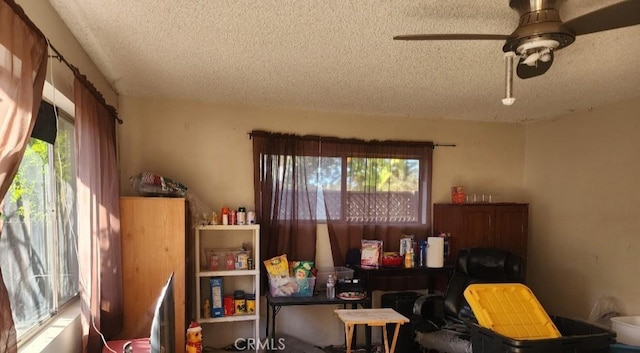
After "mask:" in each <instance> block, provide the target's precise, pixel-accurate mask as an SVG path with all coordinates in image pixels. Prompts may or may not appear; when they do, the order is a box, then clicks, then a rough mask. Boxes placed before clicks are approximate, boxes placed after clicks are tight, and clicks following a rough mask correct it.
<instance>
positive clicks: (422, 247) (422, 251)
mask: <svg viewBox="0 0 640 353" xmlns="http://www.w3.org/2000/svg"><path fill="white" fill-rule="evenodd" d="M418 266H419V267H425V266H427V241H426V240H424V239H420V240H418Z"/></svg>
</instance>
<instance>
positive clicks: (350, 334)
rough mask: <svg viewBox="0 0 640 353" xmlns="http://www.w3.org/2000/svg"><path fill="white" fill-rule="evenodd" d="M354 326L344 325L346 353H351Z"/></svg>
mask: <svg viewBox="0 0 640 353" xmlns="http://www.w3.org/2000/svg"><path fill="white" fill-rule="evenodd" d="M354 327H355V325H349V324H344V335H345V338H346V340H347V344H346V348H347V353H351V343H352V342H353V341H352V340H353V329H354Z"/></svg>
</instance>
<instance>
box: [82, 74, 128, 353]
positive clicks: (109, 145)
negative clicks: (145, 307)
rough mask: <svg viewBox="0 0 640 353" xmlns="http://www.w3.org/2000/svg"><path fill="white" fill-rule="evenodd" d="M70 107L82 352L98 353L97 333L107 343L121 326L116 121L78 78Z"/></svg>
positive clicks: (98, 341) (121, 304)
mask: <svg viewBox="0 0 640 353" xmlns="http://www.w3.org/2000/svg"><path fill="white" fill-rule="evenodd" d="M74 101H75V106H76V113H75V114H76V141H77V151H78V183H77V184H78V254H79V266H80V281H79V282H80V295H81V298H82V330H83V349H84V351H85V352H100V349H101V348H100V347H101V344H102V342H101V338H100V337H99V334H98V333H99V332H101V333H102V334H103V335H104V336H105V337H106V338H107V339H110V338H113V337H114V336H115V335H117V334H118V333H119V332H120V330H121V329H122V323H123V307H124V303H123V298H122V256H121V246H120V206H119V199H120V198H119V178H118V166H117V160H116V128H115V124H116V120H115V119H114V117H113V115H112V114H113V112H111V111H109V109H107V106H106V105H105V104H104V102H99V101H98V100H97V99H96V96H95V93H94V92H91V91H90V90H89V88H87V87H86V86H85V84H84V83H82V82H80V81H79V80H78V78H76V80H75V82H74ZM96 329H97V330H98V331H99V332H98V331H96Z"/></svg>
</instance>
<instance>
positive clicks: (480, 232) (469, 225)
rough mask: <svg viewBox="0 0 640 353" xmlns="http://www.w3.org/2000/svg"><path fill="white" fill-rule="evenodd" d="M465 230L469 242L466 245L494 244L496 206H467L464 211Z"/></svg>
mask: <svg viewBox="0 0 640 353" xmlns="http://www.w3.org/2000/svg"><path fill="white" fill-rule="evenodd" d="M462 214H463V216H462V222H463V223H462V224H463V226H462V227H463V231H464V232H465V233H466V234H467V237H468V238H469V239H468V242H467V244H465V247H489V246H492V244H493V240H494V233H495V207H492V206H485V205H482V206H466V207H463V212H462Z"/></svg>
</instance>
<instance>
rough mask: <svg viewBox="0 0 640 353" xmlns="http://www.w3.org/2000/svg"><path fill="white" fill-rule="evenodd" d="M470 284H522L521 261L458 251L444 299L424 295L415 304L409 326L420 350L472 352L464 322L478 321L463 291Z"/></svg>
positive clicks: (490, 252)
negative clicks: (414, 333) (411, 327)
mask: <svg viewBox="0 0 640 353" xmlns="http://www.w3.org/2000/svg"><path fill="white" fill-rule="evenodd" d="M473 283H524V263H523V260H522V257H520V256H518V255H516V254H513V253H511V252H509V251H507V250H503V249H497V248H468V249H462V250H460V252H459V253H458V258H457V260H456V264H455V268H454V272H453V275H452V276H451V279H450V280H449V284H448V286H447V291H446V293H445V295H444V297H443V296H436V295H427V296H423V297H421V298H419V299H418V300H416V302H415V304H414V309H413V314H414V316H413V317H412V320H411V324H412V326H413V328H414V330H415V332H416V341H417V342H418V343H419V344H420V346H421V347H423V348H425V349H435V350H438V351H440V352H450V353H454V352H470V351H471V343H470V337H469V335H468V333H467V328H466V324H465V321H472V322H477V321H476V320H475V317H474V315H473V312H472V311H471V308H470V307H469V304H468V303H467V301H466V299H465V298H464V290H465V289H466V288H467V286H469V285H470V284H473Z"/></svg>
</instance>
